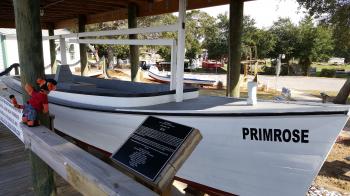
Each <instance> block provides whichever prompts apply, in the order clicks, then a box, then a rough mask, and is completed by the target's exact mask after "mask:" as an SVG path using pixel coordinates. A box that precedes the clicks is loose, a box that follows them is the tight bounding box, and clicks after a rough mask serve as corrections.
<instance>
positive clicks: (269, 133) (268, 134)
mask: <svg viewBox="0 0 350 196" xmlns="http://www.w3.org/2000/svg"><path fill="white" fill-rule="evenodd" d="M263 135H264V141H272V129H269V130H267V129H263Z"/></svg>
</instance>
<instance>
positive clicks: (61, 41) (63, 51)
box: [60, 37, 67, 65]
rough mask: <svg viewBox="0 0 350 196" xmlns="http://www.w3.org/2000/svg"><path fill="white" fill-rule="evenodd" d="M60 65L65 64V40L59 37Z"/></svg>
mask: <svg viewBox="0 0 350 196" xmlns="http://www.w3.org/2000/svg"><path fill="white" fill-rule="evenodd" d="M60 51H61V65H67V50H66V40H65V38H64V37H60Z"/></svg>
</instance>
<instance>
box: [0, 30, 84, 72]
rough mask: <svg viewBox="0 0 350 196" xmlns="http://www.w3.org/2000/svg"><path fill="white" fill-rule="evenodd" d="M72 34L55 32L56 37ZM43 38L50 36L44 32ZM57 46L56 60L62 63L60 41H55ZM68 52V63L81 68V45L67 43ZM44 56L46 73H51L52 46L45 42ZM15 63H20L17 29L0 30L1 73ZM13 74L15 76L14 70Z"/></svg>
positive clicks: (64, 31)
mask: <svg viewBox="0 0 350 196" xmlns="http://www.w3.org/2000/svg"><path fill="white" fill-rule="evenodd" d="M69 33H71V32H70V31H68V30H65V29H58V30H55V35H61V34H69ZM42 35H43V36H48V31H47V30H44V31H42ZM55 44H56V47H55V49H56V60H58V61H59V62H60V60H61V52H60V46H59V40H55ZM66 47H67V48H66V52H67V54H66V55H67V63H68V64H69V65H75V66H72V67H71V68H73V69H74V67H80V62H79V61H80V52H79V44H76V43H66ZM43 55H44V66H45V73H47V74H50V73H51V66H50V46H49V41H48V40H44V41H43ZM13 63H19V57H18V44H17V37H16V29H6V28H0V71H3V70H4V69H5V68H6V67H8V66H10V65H12V64H13ZM11 74H14V71H13V70H12V72H11Z"/></svg>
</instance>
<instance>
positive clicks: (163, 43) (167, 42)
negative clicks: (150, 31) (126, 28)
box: [67, 39, 173, 46]
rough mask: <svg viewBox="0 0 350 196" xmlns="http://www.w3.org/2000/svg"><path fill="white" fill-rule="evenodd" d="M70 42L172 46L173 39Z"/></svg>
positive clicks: (69, 41)
mask: <svg viewBox="0 0 350 196" xmlns="http://www.w3.org/2000/svg"><path fill="white" fill-rule="evenodd" d="M67 42H68V43H78V44H111V45H136V46H144V45H149V46H150V45H152V46H172V45H173V40H172V39H152V40H140V39H70V40H68V41H67Z"/></svg>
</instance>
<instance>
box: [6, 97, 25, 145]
mask: <svg viewBox="0 0 350 196" xmlns="http://www.w3.org/2000/svg"><path fill="white" fill-rule="evenodd" d="M0 121H1V122H2V123H3V124H4V125H5V126H6V127H7V128H9V129H10V130H11V131H12V133H14V134H15V135H16V136H17V137H18V138H19V139H20V140H21V141H22V142H24V140H23V130H22V128H21V122H22V110H20V109H18V108H15V107H13V105H12V104H11V103H10V102H9V101H7V100H6V99H5V98H3V97H0Z"/></svg>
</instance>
